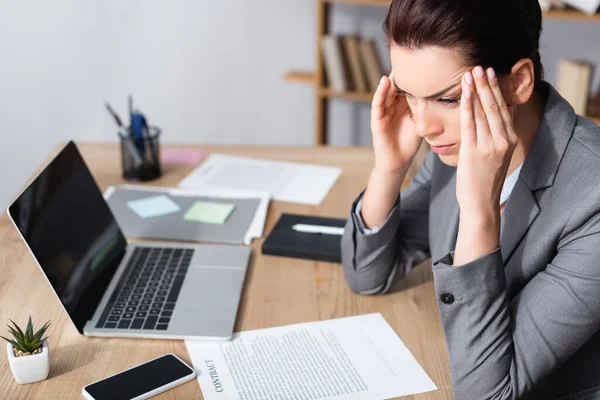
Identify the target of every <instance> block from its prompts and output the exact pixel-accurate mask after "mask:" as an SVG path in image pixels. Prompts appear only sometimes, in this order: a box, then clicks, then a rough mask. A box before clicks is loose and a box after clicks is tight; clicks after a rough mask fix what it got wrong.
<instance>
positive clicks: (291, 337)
mask: <svg viewBox="0 0 600 400" xmlns="http://www.w3.org/2000/svg"><path fill="white" fill-rule="evenodd" d="M185 344H186V346H187V349H188V352H189V354H190V358H191V360H192V364H193V365H194V368H195V369H196V372H198V381H199V383H200V388H201V389H202V394H203V395H204V398H205V399H206V400H219V399H221V400H222V399H227V400H254V399H256V400H263V399H308V398H310V399H352V400H363V399H364V400H371V399H387V398H391V397H397V396H406V395H410V394H415V393H422V392H428V391H431V390H436V389H437V386H436V385H435V384H434V383H433V381H432V380H431V379H430V378H429V376H428V375H427V373H426V372H425V371H424V370H423V369H422V368H421V366H420V365H419V363H418V362H417V361H416V360H415V358H414V357H413V356H412V354H411V353H410V351H409V350H408V349H407V348H406V346H404V343H402V341H401V340H400V338H399V337H398V335H397V334H396V333H395V332H394V330H393V329H392V328H391V326H390V325H389V324H388V323H387V321H386V320H385V319H384V318H383V316H382V315H381V314H379V313H377V314H368V315H360V316H356V317H348V318H339V319H333V320H329V321H319V322H309V323H303V324H296V325H288V326H282V327H277V328H269V329H259V330H255V331H248V332H241V333H237V334H235V335H234V336H233V338H232V340H231V341H229V342H201V341H191V340H186V341H185Z"/></svg>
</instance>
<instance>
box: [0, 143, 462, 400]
mask: <svg viewBox="0 0 600 400" xmlns="http://www.w3.org/2000/svg"><path fill="white" fill-rule="evenodd" d="M78 147H79V149H80V150H81V152H82V154H83V157H84V159H85V161H86V163H87V164H88V166H89V168H90V169H91V171H92V174H93V175H94V177H95V179H96V181H97V182H98V184H99V185H100V187H101V189H102V190H104V189H105V188H106V187H107V186H109V185H115V184H121V183H125V181H124V180H123V179H122V178H121V175H120V168H121V167H120V158H119V152H118V148H117V146H116V144H86V143H83V144H78ZM202 149H203V150H204V151H206V152H207V153H210V152H220V153H227V154H233V155H241V156H254V157H261V158H265V159H275V160H286V161H296V162H308V163H316V164H327V165H333V166H339V167H342V168H343V173H342V175H341V177H340V178H339V179H338V181H337V183H336V184H335V186H334V187H333V188H332V190H331V191H330V192H329V195H328V196H327V197H326V199H325V200H324V201H323V203H322V204H321V205H320V206H306V205H300V204H291V203H282V202H272V203H271V205H270V206H269V213H268V217H267V222H266V226H265V234H267V233H269V232H270V231H271V229H272V228H273V226H274V224H275V222H276V221H277V218H278V217H279V216H280V215H281V213H283V212H292V213H305V214H313V215H322V216H332V217H344V218H345V217H347V216H348V213H349V210H350V205H351V202H352V200H353V199H354V198H355V196H356V195H357V194H358V193H359V191H360V190H361V189H362V188H363V187H364V186H365V185H366V183H367V179H368V177H369V172H370V170H371V167H372V162H373V156H372V150H371V149H368V148H312V147H305V148H303V147H231V146H204V147H202ZM57 151H58V148H57V149H56V150H54V151H53V152H52V154H51V155H50V156H54V154H56V153H57ZM163 169H164V171H163V176H162V177H161V178H160V179H159V180H156V181H153V182H151V184H152V185H162V186H176V185H177V183H178V182H179V181H180V180H181V179H182V178H183V177H184V176H185V175H187V174H188V173H189V172H190V171H191V170H192V169H193V166H184V165H173V166H169V165H167V166H163ZM262 241H263V239H260V240H255V241H254V242H253V243H252V248H253V253H254V257H253V261H252V263H251V265H250V266H249V269H248V274H247V278H246V284H245V287H244V293H243V296H242V301H241V305H240V308H239V312H238V316H237V322H236V326H235V330H236V331H244V330H251V329H259V328H268V327H273V326H279V325H287V324H293V323H299V322H310V321H318V320H325V319H331V318H338V317H346V316H352V315H359V314H366V313H373V312H380V313H381V314H382V315H383V316H384V317H385V319H386V320H387V321H388V322H389V323H390V324H391V326H392V327H393V328H394V330H395V331H396V333H398V335H399V336H400V338H401V339H402V341H403V342H404V343H405V344H406V346H407V347H408V348H409V349H410V351H411V352H412V354H413V355H414V356H415V358H416V359H417V361H418V362H419V363H420V364H421V365H422V366H423V368H424V369H425V371H426V372H427V373H428V374H429V376H430V377H431V378H432V379H433V381H434V382H435V384H436V385H437V386H438V387H439V388H440V390H437V391H434V392H430V393H425V394H422V395H416V396H408V397H405V398H406V399H449V398H452V392H451V384H450V367H449V362H448V356H447V352H446V344H445V340H444V335H443V332H442V327H441V322H440V317H439V313H438V309H437V305H436V300H435V292H434V288H433V277H432V273H431V263H430V262H425V263H424V264H422V265H420V266H418V267H417V268H415V269H414V270H413V271H412V272H411V273H410V274H409V275H408V277H406V278H405V279H404V280H402V281H400V282H398V284H397V285H396V286H394V290H393V292H392V293H390V294H388V295H385V296H358V295H355V294H353V293H351V292H350V290H349V289H348V287H347V286H346V283H345V281H344V275H343V272H342V268H341V266H340V265H337V264H330V263H321V262H313V261H305V260H295V259H289V258H279V257H272V256H263V255H262V254H261V252H260V246H261V245H262ZM29 314H31V315H32V318H33V319H34V321H37V322H38V323H42V322H43V321H46V320H51V321H52V325H51V327H50V329H49V332H48V333H49V336H50V337H49V339H48V342H49V347H50V375H49V377H48V379H47V380H45V381H42V382H38V383H33V384H29V385H19V384H17V383H16V381H15V380H14V378H13V376H12V373H11V371H10V368H9V365H8V360H7V358H6V352H5V348H6V345H5V342H4V340H1V339H0V340H1V342H2V350H0V351H1V352H2V354H3V355H2V356H1V357H0V359H1V360H2V361H1V362H0V399H25V398H26V399H34V398H35V399H77V398H83V396H82V395H81V388H82V387H84V386H85V385H86V384H88V383H91V382H94V381H96V380H99V379H102V378H104V377H106V376H109V375H111V374H114V373H117V372H119V371H121V370H124V369H127V368H130V367H132V366H134V365H136V364H140V363H142V362H144V361H147V360H150V359H152V358H155V357H158V356H160V355H162V354H164V353H167V352H173V353H175V354H177V355H178V356H180V357H181V358H182V359H184V360H186V361H187V362H188V363H190V359H189V357H188V354H187V351H186V348H185V345H184V343H183V341H180V340H137V339H105V338H90V337H84V336H82V335H80V334H79V333H78V332H77V330H76V328H75V327H74V326H73V324H72V323H71V322H70V320H69V318H68V316H67V315H66V313H65V312H64V311H63V309H62V307H61V305H60V303H59V301H58V299H57V298H56V296H55V295H54V294H53V293H52V290H51V288H50V286H49V285H48V284H47V282H46V281H45V279H44V277H43V275H42V273H41V272H40V270H39V268H38V267H37V265H36V263H35V261H34V259H33V257H32V256H31V254H30V253H29V252H28V251H27V248H26V246H25V244H24V243H23V242H22V240H21V239H20V238H19V236H18V234H17V232H16V230H15V228H14V227H13V225H12V223H11V222H10V221H9V219H8V217H7V215H6V213H3V214H2V216H1V217H0V334H2V335H4V336H6V335H7V332H8V331H7V329H6V324H7V323H8V319H9V318H11V319H13V320H15V321H16V322H17V323H19V324H24V323H25V322H26V320H27V316H28V315H29ZM157 398H163V399H185V400H189V399H202V398H203V397H202V392H201V391H200V387H199V385H198V382H197V380H194V381H192V382H188V383H186V384H184V385H181V386H179V387H177V388H175V389H173V390H170V391H167V392H165V393H163V394H162V395H161V396H158V397H157Z"/></svg>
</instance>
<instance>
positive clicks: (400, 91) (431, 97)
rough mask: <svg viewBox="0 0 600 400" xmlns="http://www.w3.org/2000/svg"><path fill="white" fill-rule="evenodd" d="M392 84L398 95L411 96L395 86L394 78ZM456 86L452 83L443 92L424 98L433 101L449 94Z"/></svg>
mask: <svg viewBox="0 0 600 400" xmlns="http://www.w3.org/2000/svg"><path fill="white" fill-rule="evenodd" d="M392 82H393V83H394V87H395V88H396V90H397V91H398V93H402V94H408V95H409V96H412V94H410V93H408V92H407V91H404V90H402V89H400V88H399V87H398V85H396V81H395V80H394V78H392ZM457 85H458V83H454V84H452V85H451V86H448V87H447V88H446V89H444V90H440V91H439V92H437V93H434V94H432V95H431V96H426V97H425V99H426V100H433V99H435V98H437V97H440V96H442V95H444V94H446V93H447V92H449V91H450V90H451V89H454V88H455V87H456V86H457Z"/></svg>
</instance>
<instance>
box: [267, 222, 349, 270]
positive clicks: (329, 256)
mask: <svg viewBox="0 0 600 400" xmlns="http://www.w3.org/2000/svg"><path fill="white" fill-rule="evenodd" d="M296 224H306V225H320V226H331V227H337V228H343V227H344V225H346V220H345V219H340V218H323V217H314V216H311V215H298V214H283V215H281V217H279V221H277V224H276V225H275V228H273V230H272V231H271V233H270V234H269V236H267V239H266V240H265V241H264V243H263V245H262V253H263V254H268V255H273V256H283V257H294V258H304V259H309V260H317V261H328V262H334V263H341V262H342V254H341V249H340V242H341V239H342V237H341V236H339V235H325V234H321V233H305V232H297V231H295V230H293V229H292V226H294V225H296Z"/></svg>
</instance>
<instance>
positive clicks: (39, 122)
mask: <svg viewBox="0 0 600 400" xmlns="http://www.w3.org/2000/svg"><path fill="white" fill-rule="evenodd" d="M97 33H98V30H97V27H96V12H95V7H94V5H93V3H90V2H85V1H78V0H54V1H51V2H49V1H44V0H20V1H11V0H0V53H1V54H2V57H0V138H1V140H2V142H1V144H0V171H1V172H0V173H1V178H2V179H1V182H2V185H1V186H0V206H1V207H2V209H4V208H5V206H7V205H8V203H9V201H10V200H11V199H12V198H13V196H14V195H16V193H17V191H19V189H20V188H21V187H23V185H24V183H25V181H26V180H27V179H28V178H29V177H30V176H31V175H32V174H33V172H34V171H35V169H36V168H37V167H38V166H39V165H40V163H41V162H42V161H43V160H44V159H45V157H46V155H47V154H48V153H49V152H50V151H51V150H52V149H53V148H54V147H55V146H56V145H57V143H58V142H59V141H62V140H67V139H69V138H74V139H79V140H82V139H86V140H99V139H101V138H102V132H101V123H102V119H101V115H100V114H99V113H97V112H96V111H95V110H96V107H97V106H96V103H97V101H98V98H99V91H100V85H99V80H98V52H97V46H96V44H95V43H96V38H97Z"/></svg>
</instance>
